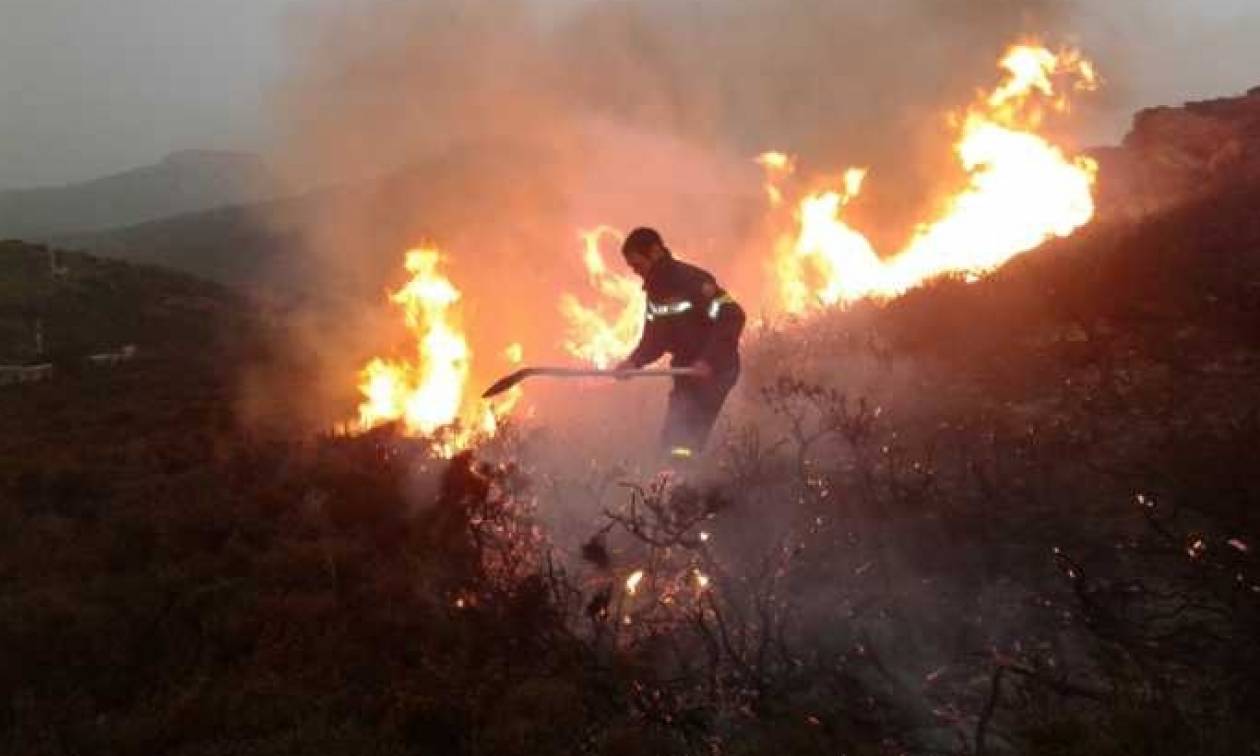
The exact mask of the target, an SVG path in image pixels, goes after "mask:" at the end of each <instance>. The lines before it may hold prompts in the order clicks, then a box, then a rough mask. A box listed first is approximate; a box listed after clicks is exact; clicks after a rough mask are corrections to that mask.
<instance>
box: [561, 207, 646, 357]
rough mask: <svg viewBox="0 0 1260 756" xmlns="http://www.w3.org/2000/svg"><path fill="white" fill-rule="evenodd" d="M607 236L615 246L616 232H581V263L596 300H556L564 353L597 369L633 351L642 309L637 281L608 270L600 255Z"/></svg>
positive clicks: (618, 236) (571, 297) (605, 228)
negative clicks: (562, 326)
mask: <svg viewBox="0 0 1260 756" xmlns="http://www.w3.org/2000/svg"><path fill="white" fill-rule="evenodd" d="M607 237H611V238H613V239H615V240H616V241H617V242H618V243H620V241H621V239H622V235H621V233H620V232H619V231H617V230H616V229H613V228H609V227H608V226H600V227H599V228H596V229H593V230H591V231H583V232H582V233H581V238H582V242H583V254H582V262H583V264H584V265H585V266H586V274H587V279H588V281H589V282H590V285H591V288H592V289H594V290H595V292H596V294H598V295H599V300H598V301H597V302H596V303H595V304H594V305H591V306H587V305H585V304H583V303H582V302H581V301H580V300H579V299H578V298H577V297H576V296H574V295H572V294H565V295H564V296H563V297H561V299H560V311H561V313H562V314H563V315H564V317H565V320H566V321H567V322H568V328H569V333H568V336H567V337H566V339H565V342H564V348H565V350H566V351H567V352H569V354H571V355H573V356H574V357H577V358H578V359H581V360H585V361H588V362H591V363H593V364H594V365H595V366H596V367H600V368H605V367H608V366H609V365H611V364H612V363H613V362H614V361H616V360H619V359H621V358H622V357H625V356H626V355H627V354H629V353H630V350H631V349H633V348H634V345H635V344H636V343H637V342H638V339H639V331H640V329H641V328H642V326H643V309H644V304H643V303H644V299H643V292H642V290H641V285H640V283H639V281H638V280H637V279H635V278H634V277H632V276H626V275H620V274H617V273H612V272H610V271H609V270H608V266H607V264H605V262H604V256H603V253H601V252H600V242H601V241H603V240H604V239H605V238H607Z"/></svg>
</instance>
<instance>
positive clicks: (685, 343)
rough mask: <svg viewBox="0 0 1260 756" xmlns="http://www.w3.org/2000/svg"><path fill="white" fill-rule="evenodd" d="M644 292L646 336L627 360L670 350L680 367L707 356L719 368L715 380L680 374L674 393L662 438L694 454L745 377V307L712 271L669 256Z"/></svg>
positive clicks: (641, 361)
mask: <svg viewBox="0 0 1260 756" xmlns="http://www.w3.org/2000/svg"><path fill="white" fill-rule="evenodd" d="M643 290H644V291H645V292H646V293H647V312H646V314H645V319H644V324H643V336H642V337H641V338H640V339H639V345H638V346H637V347H636V348H635V350H634V352H632V353H631V354H630V356H629V357H628V358H627V360H626V361H627V362H629V363H631V364H633V365H634V366H635V367H636V368H640V367H643V366H644V365H647V364H649V363H652V362H655V361H656V360H658V359H660V357H661V355H663V354H665V353H666V352H668V353H669V354H670V355H671V356H672V357H673V360H672V362H671V365H672V366H674V367H687V366H690V365H692V364H694V363H695V362H697V361H699V360H703V361H704V362H706V363H708V364H709V366H710V367H711V368H713V377H712V378H708V379H705V378H693V377H690V376H680V377H678V378H675V379H674V388H673V391H671V392H670V394H669V408H668V410H667V411H666V414H665V430H664V432H663V434H662V437H661V442H662V445H663V446H664V448H665V449H666V450H667V451H668V452H669V453H670V454H671V455H673V456H676V457H690V456H692V455H694V454H696V453H698V452H699V451H700V450H701V449H702V448H703V447H704V444H705V441H707V440H708V437H709V432H710V431H712V430H713V424H714V423H715V422H717V416H718V413H719V412H720V411H721V410H722V403H723V402H725V401H726V395H727V394H728V393H730V390H731V388H732V387H733V386H734V385H735V381H736V380H737V379H738V378H739V335H740V333H741V332H742V331H743V329H744V310H743V309H742V308H741V307H740V306H739V305H738V304H737V303H736V302H735V300H733V299H731V297H730V295H728V294H727V293H726V292H725V291H723V290H722V288H721V287H719V286H718V285H717V281H716V280H715V279H714V278H713V276H712V275H710V274H709V273H708V272H707V271H705V270H702V269H700V268H697V267H696V266H694V265H688V264H687V263H684V262H680V261H678V260H675V259H674V258H673V257H672V256H670V255H668V254H666V256H665V257H663V258H661V259H660V260H659V261H658V262H657V263H656V264H655V265H653V266H652V268H651V270H649V271H648V273H647V275H646V276H645V277H644V280H643Z"/></svg>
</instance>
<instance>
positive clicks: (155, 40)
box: [0, 0, 1260, 187]
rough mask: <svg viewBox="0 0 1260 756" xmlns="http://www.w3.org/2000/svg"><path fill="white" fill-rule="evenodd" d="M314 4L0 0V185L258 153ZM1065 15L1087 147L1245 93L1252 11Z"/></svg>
mask: <svg viewBox="0 0 1260 756" xmlns="http://www.w3.org/2000/svg"><path fill="white" fill-rule="evenodd" d="M316 1H317V0H0V98H2V100H0V101H2V102H3V105H2V106H0V187H18V186H31V185H38V184H49V183H62V182H67V181H74V180H78V179H83V178H89V177H93V176H97V175H101V174H104V173H108V172H111V171H116V170H123V169H126V168H130V167H134V166H137V165H141V164H145V163H149V162H152V161H154V160H156V159H158V158H160V157H161V156H162V155H164V154H166V153H168V152H170V151H172V150H177V149H184V148H202V147H204V148H240V149H265V148H266V147H267V144H268V140H269V138H270V135H271V134H272V133H274V132H273V130H272V124H271V123H270V122H269V119H270V118H271V117H272V115H273V114H272V113H271V111H269V110H268V108H267V107H266V102H265V94H266V92H267V91H268V88H269V86H270V85H271V84H272V83H273V82H274V81H275V80H276V79H277V78H278V77H279V76H280V75H281V73H282V72H283V70H284V66H285V65H286V61H285V50H286V46H287V45H286V36H287V33H286V25H285V23H283V21H284V19H285V16H286V13H287V12H289V11H291V10H293V9H295V8H301V7H302V6H310V5H311V4H313V3H314V2H316ZM575 1H576V0H557V2H575ZM583 1H584V2H597V1H599V2H602V1H606V0H583ZM618 1H622V2H628V1H631V0H618ZM784 1H785V2H790V0H784ZM953 1H956V2H964V1H965V0H953ZM341 4H343V5H345V6H353V0H342V2H341ZM1079 5H1080V6H1081V7H1083V8H1086V9H1088V11H1087V13H1088V18H1082V23H1081V26H1080V39H1079V40H1078V41H1079V42H1080V43H1081V44H1082V45H1083V46H1084V47H1085V49H1086V52H1087V53H1089V54H1091V55H1095V56H1096V57H1098V58H1099V62H1100V64H1101V65H1102V67H1103V70H1104V74H1105V75H1108V78H1109V79H1110V80H1112V81H1115V82H1116V84H1117V90H1116V91H1115V93H1114V97H1113V99H1112V103H1111V105H1110V108H1109V110H1108V111H1107V113H1108V115H1107V116H1106V117H1105V118H1104V119H1103V121H1102V122H1101V124H1099V125H1098V126H1097V132H1098V136H1099V138H1105V139H1115V138H1118V136H1119V134H1120V133H1121V132H1122V130H1123V128H1124V124H1125V121H1126V120H1127V115H1128V113H1129V112H1130V111H1132V110H1133V109H1134V108H1136V107H1139V106H1141V105H1148V104H1165V103H1166V104H1174V103H1177V102H1180V101H1182V100H1184V99H1188V98H1202V97H1212V96H1220V95H1226V94H1232V93H1237V92H1240V91H1242V90H1244V89H1246V88H1248V87H1250V86H1255V85H1260V45H1257V44H1256V42H1255V40H1256V39H1258V38H1260V3H1258V2H1256V0H1088V1H1084V0H1083V1H1082V2H1080V3H1079ZM1109 68H1110V70H1109Z"/></svg>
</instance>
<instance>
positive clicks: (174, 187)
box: [0, 150, 280, 240]
mask: <svg viewBox="0 0 1260 756" xmlns="http://www.w3.org/2000/svg"><path fill="white" fill-rule="evenodd" d="M279 192H280V186H279V184H278V183H277V180H276V178H275V177H274V176H273V175H272V174H271V173H270V172H269V171H268V169H267V168H266V166H265V165H264V164H263V163H262V161H261V160H260V159H259V158H258V157H256V156H254V155H249V154H244V153H235V152H213V151H205V150H190V151H185V152H176V153H173V154H171V155H168V156H167V157H166V158H165V159H163V160H162V161H161V162H159V163H156V164H154V165H149V166H145V167H142V168H136V169H134V170H130V171H126V172H123V173H118V174H115V175H112V176H105V177H102V178H98V179H94V180H91V181H85V182H82V183H78V184H69V185H66V186H55V187H41V188H37V189H14V190H8V191H0V238H4V239H27V240H43V239H47V238H50V237H53V236H57V235H63V234H71V233H81V232H85V231H93V230H97V229H105V228H116V227H119V226H127V225H131V224H135V223H141V222H144V221H149V220H154V219H157V218H165V217H169V216H172V215H179V214H182V213H189V212H195V211H199V210H204V209H207V208H212V207H218V206H221V205H242V204H249V203H253V202H258V201H260V200H263V199H267V198H269V197H272V196H275V195H276V194H277V193H279Z"/></svg>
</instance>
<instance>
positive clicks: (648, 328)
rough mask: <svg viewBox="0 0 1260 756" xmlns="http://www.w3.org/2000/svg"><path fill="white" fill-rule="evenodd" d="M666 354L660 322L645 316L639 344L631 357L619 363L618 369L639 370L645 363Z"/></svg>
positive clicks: (648, 363) (654, 360) (649, 362)
mask: <svg viewBox="0 0 1260 756" xmlns="http://www.w3.org/2000/svg"><path fill="white" fill-rule="evenodd" d="M664 354H665V345H664V343H663V340H662V338H661V327H660V323H658V322H656V321H654V320H652V318H650V317H646V316H645V317H644V320H643V335H641V336H640V337H639V345H638V346H636V347H635V348H634V351H633V352H631V353H630V356H629V357H626V358H625V359H624V360H622V361H621V362H620V363H618V365H617V368H616V369H618V370H637V369H638V368H641V367H643V366H644V365H650V364H651V363H653V362H656V361H657V360H659V359H660V358H661V356H662V355H664Z"/></svg>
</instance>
